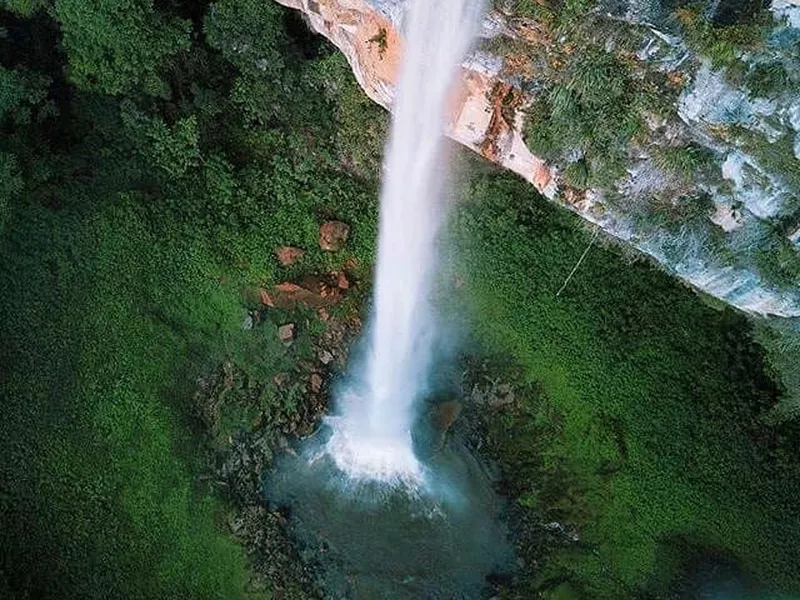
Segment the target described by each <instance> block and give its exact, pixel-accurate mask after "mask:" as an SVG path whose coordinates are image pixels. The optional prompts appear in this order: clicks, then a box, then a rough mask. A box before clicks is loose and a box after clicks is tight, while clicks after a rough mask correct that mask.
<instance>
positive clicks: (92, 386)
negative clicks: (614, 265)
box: [0, 0, 385, 599]
mask: <svg viewBox="0 0 800 600" xmlns="http://www.w3.org/2000/svg"><path fill="white" fill-rule="evenodd" d="M43 4H47V6H46V7H45V8H46V10H39V11H38V12H37V11H36V10H35V9H36V8H37V7H38V5H37V4H34V3H22V2H10V3H4V5H3V6H4V7H7V8H10V9H12V10H14V11H15V12H16V13H17V14H18V15H21V16H23V17H28V18H27V19H21V18H19V17H14V16H11V15H9V14H8V13H5V12H0V17H2V19H3V25H4V29H3V31H4V35H3V37H2V38H0V126H2V128H3V134H4V135H3V136H2V138H0V178H2V179H1V180H2V185H0V227H2V228H3V229H2V235H1V237H0V253H1V254H2V259H1V260H0V284H2V290H0V338H2V340H3V342H2V344H0V365H1V366H0V390H2V391H0V396H1V397H2V398H3V409H4V410H3V419H2V425H0V448H2V454H3V458H4V460H3V463H2V468H1V469H0V476H1V478H2V481H3V482H4V483H3V486H2V491H1V492H0V530H2V532H3V536H2V538H3V539H2V544H0V596H2V597H3V598H9V599H12V598H32V597H33V598H35V597H51V598H56V597H57V598H60V599H68V598H126V599H135V598H225V599H230V598H242V597H245V596H253V595H255V596H258V597H263V596H264V595H265V593H266V595H269V594H268V592H269V589H267V591H266V592H265V593H258V594H255V593H254V594H247V593H246V592H245V587H246V583H247V581H248V580H249V579H250V572H249V568H248V564H247V559H246V557H245V554H244V550H243V549H242V548H241V547H240V546H239V545H238V544H237V543H236V542H235V541H234V540H233V539H232V538H231V537H230V536H229V535H228V534H227V533H225V532H224V531H225V530H226V529H227V526H226V525H225V522H226V520H227V517H226V514H225V513H226V512H227V511H228V508H227V507H226V506H225V505H224V504H223V503H222V502H221V501H220V498H219V497H218V496H217V495H216V494H215V493H214V492H213V491H212V489H211V488H210V487H209V485H210V484H209V483H201V479H199V478H198V476H199V475H201V474H203V473H208V472H209V471H210V470H211V468H212V467H213V465H209V464H207V463H205V462H204V460H205V459H204V458H203V457H205V456H206V451H205V450H204V449H203V447H204V445H205V443H206V442H205V441H204V440H201V439H198V438H197V437H196V436H195V434H193V433H191V431H192V430H193V429H192V427H191V424H192V422H193V421H192V418H193V413H194V411H195V408H194V407H193V405H192V402H193V401H192V396H193V394H194V391H195V389H194V388H195V386H196V381H197V378H198V377H200V376H205V375H206V374H207V373H209V372H210V371H212V370H213V369H215V368H216V367H217V365H219V364H220V363H221V362H223V361H230V362H234V363H235V364H236V365H237V368H238V369H239V370H241V371H242V372H244V373H245V374H246V376H247V377H248V382H249V383H248V384H249V385H251V386H253V387H255V386H256V383H255V382H259V383H258V386H259V387H260V388H262V389H263V390H264V391H263V393H262V397H261V400H260V401H261V402H262V404H263V405H264V407H265V408H267V409H269V410H272V412H274V413H281V412H283V413H287V412H288V413H291V412H292V411H293V410H295V407H294V406H293V404H292V401H293V400H292V397H291V393H293V392H292V391H291V390H289V391H288V392H287V393H286V395H284V394H283V393H282V392H279V391H278V390H277V389H275V384H273V383H272V378H273V377H274V375H275V374H276V373H277V372H279V371H284V370H286V369H288V368H290V367H291V366H292V365H295V364H297V363H298V362H299V361H300V360H301V359H304V358H307V357H308V354H309V353H310V346H309V345H308V343H305V342H304V340H307V336H308V332H307V331H305V329H304V328H302V327H301V331H300V339H299V340H298V341H297V342H296V343H295V344H294V345H293V346H292V348H290V349H288V350H287V349H285V348H284V347H283V346H282V345H281V344H280V343H279V341H278V339H277V335H276V326H277V325H278V324H279V323H278V322H277V321H276V322H272V321H271V320H268V321H267V322H264V323H261V324H259V326H258V327H256V328H254V329H253V330H250V331H245V330H243V329H242V319H243V318H244V314H245V313H244V310H245V306H247V303H248V301H247V300H246V299H245V298H243V297H242V296H241V295H240V291H239V290H240V288H241V287H242V286H250V287H252V286H257V285H259V284H261V285H269V284H272V283H274V282H276V280H277V279H278V278H279V277H287V276H289V275H290V274H291V272H290V271H289V272H284V273H280V272H279V267H278V265H277V262H276V260H275V256H274V248H275V247H276V246H279V245H283V244H294V245H300V246H302V247H304V248H306V249H307V250H308V251H307V252H306V255H305V256H304V257H303V259H302V261H301V264H299V265H298V267H297V268H299V269H304V270H308V271H313V270H316V269H319V270H327V269H333V268H336V267H337V266H338V265H340V264H341V263H342V262H343V261H346V260H348V259H351V258H353V257H358V259H359V261H360V265H362V266H361V267H359V268H363V269H368V268H369V262H370V260H371V256H372V254H373V252H374V237H375V229H376V224H375V210H374V208H375V197H376V193H375V186H376V181H375V173H374V172H372V173H370V176H369V177H367V176H366V175H364V176H362V177H361V178H360V179H355V178H354V177H353V176H352V175H351V174H350V172H349V171H348V169H346V168H345V167H346V166H347V165H358V167H359V168H360V169H361V172H362V173H363V172H364V171H365V170H366V169H365V168H364V164H362V163H364V162H365V161H364V159H363V158H356V157H361V153H362V152H364V146H361V145H358V140H359V139H360V138H359V137H358V136H352V139H353V142H352V144H351V143H346V142H345V140H346V139H348V137H349V136H350V134H351V133H352V132H353V130H355V129H359V130H365V133H362V134H361V135H367V132H368V131H369V130H370V127H372V131H373V133H374V132H375V131H380V129H379V128H380V126H381V125H380V124H381V123H383V122H384V121H385V117H384V116H383V113H382V111H380V110H379V109H378V108H376V107H374V106H372V105H371V104H369V103H368V101H366V100H361V101H358V100H355V99H354V98H355V97H356V96H357V95H358V94H357V91H356V90H357V89H358V88H357V85H356V83H355V82H354V81H353V80H352V77H351V75H350V72H349V68H348V67H347V64H346V61H345V60H344V59H343V58H342V57H341V56H339V55H338V54H336V53H334V52H333V50H332V48H330V47H329V46H327V45H323V44H320V43H319V42H318V41H314V42H313V43H311V42H309V40H307V39H304V38H302V37H299V38H298V37H296V36H293V35H292V33H291V31H292V30H291V24H292V22H291V20H290V17H289V16H288V13H287V12H286V11H285V10H284V9H282V8H280V7H278V6H277V5H275V4H273V3H266V4H265V3H262V2H255V1H252V2H242V1H240V0H236V1H233V0H222V1H220V2H216V3H214V4H213V5H211V6H210V7H209V8H208V10H207V11H204V6H201V7H199V9H198V7H196V6H190V5H191V4H192V3H189V2H175V3H161V2H156V3H154V2H152V1H144V0H142V1H139V0H131V1H128V2H122V3H120V2H116V1H114V2H105V1H93V2H83V1H82V0H81V1H80V2H75V1H72V0H58V1H56V2H54V3H43ZM198 4H203V3H198ZM331 80H332V81H333V82H334V83H333V85H331V84H330V81H331ZM340 97H341V98H344V100H342V102H341V103H340V102H339V98H340ZM354 106H358V109H357V110H358V111H359V114H360V121H359V123H357V124H356V123H354V122H353V113H354V112H355V111H356V109H355V108H354ZM340 115H341V117H340ZM367 125H368V126H367ZM376 127H377V128H378V129H376ZM371 144H372V145H371V146H368V147H369V148H375V147H376V146H375V144H376V143H375V142H371ZM353 168H355V167H353ZM331 216H336V217H338V218H340V219H343V220H346V221H347V222H349V223H350V224H351V225H352V227H353V233H352V236H351V238H352V239H351V241H352V243H351V244H350V245H349V246H348V249H347V250H346V251H344V252H341V253H337V254H336V255H335V256H330V255H326V256H323V253H322V252H321V251H320V250H319V247H318V245H317V238H318V227H319V224H320V223H321V222H322V221H323V220H325V219H326V218H329V217H331ZM275 319H278V317H275ZM228 417H229V415H226V418H228ZM242 418H243V419H244V416H242ZM241 425H242V423H239V424H238V425H230V424H229V423H227V422H226V424H225V425H224V426H225V427H226V428H229V429H230V427H233V428H235V427H237V426H241ZM207 479H208V477H204V478H203V479H202V481H206V480H207Z"/></svg>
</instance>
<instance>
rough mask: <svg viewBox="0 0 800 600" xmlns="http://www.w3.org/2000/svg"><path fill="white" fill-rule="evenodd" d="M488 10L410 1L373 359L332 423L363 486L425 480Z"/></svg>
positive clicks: (476, 0)
mask: <svg viewBox="0 0 800 600" xmlns="http://www.w3.org/2000/svg"><path fill="white" fill-rule="evenodd" d="M482 8H483V7H482V0H411V3H410V7H409V9H408V11H407V13H406V14H405V17H404V29H405V34H406V35H405V49H404V53H403V62H402V66H401V71H400V79H399V87H398V90H397V94H396V96H395V100H394V105H393V111H392V112H393V120H392V129H391V133H390V137H389V145H388V149H387V160H386V175H385V177H384V181H383V186H382V188H381V213H380V231H379V245H378V263H377V271H376V279H375V298H374V306H373V314H372V318H371V323H370V327H369V330H368V335H369V339H368V348H367V355H366V357H365V360H364V362H363V365H361V367H360V368H359V369H357V370H356V371H355V377H356V379H357V382H356V383H357V385H355V386H353V387H351V388H348V389H347V390H345V391H344V392H343V393H341V394H339V396H338V397H337V409H338V412H339V414H338V416H336V417H331V418H330V419H329V421H328V422H329V424H330V426H331V428H332V429H333V433H332V435H331V438H330V440H329V442H328V444H327V451H328V452H329V453H330V455H331V456H332V457H333V459H334V461H335V463H336V464H337V466H338V467H339V468H340V469H342V470H343V471H345V472H346V473H348V474H350V475H351V476H352V477H354V478H362V479H375V480H380V481H387V482H388V481H403V482H405V483H409V482H415V481H416V482H419V481H421V479H422V478H423V468H422V467H421V465H420V464H419V461H418V460H417V458H416V457H415V456H414V452H413V447H412V439H411V429H412V426H413V423H414V418H415V406H416V404H417V402H418V400H419V399H420V398H421V397H422V396H424V395H425V392H426V385H427V381H428V377H429V372H430V368H431V359H432V348H433V343H434V341H435V331H436V327H435V317H434V314H433V310H432V307H431V304H430V297H429V296H430V290H431V284H432V281H433V277H434V274H435V270H436V254H437V250H436V240H437V235H438V232H439V229H440V226H441V223H442V219H443V216H444V210H443V209H444V206H443V204H444V203H443V201H442V189H443V185H444V183H445V182H446V180H447V173H448V164H447V160H446V159H445V156H444V152H443V147H444V132H445V128H446V126H447V112H448V103H449V102H450V101H451V99H452V95H453V82H454V79H455V76H456V74H457V73H458V69H459V65H460V63H461V61H462V60H463V59H464V57H465V55H466V53H467V52H468V50H469V46H470V44H471V42H472V40H473V39H474V37H475V35H476V33H477V31H478V25H479V23H480V17H481V14H482ZM356 389H357V390H358V391H357V392H356V391H354V390H356Z"/></svg>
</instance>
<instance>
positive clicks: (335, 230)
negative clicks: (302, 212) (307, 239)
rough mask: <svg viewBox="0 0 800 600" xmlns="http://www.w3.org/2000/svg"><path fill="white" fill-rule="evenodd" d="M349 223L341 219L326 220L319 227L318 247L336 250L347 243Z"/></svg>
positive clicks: (329, 250)
mask: <svg viewBox="0 0 800 600" xmlns="http://www.w3.org/2000/svg"><path fill="white" fill-rule="evenodd" d="M349 235H350V225H348V224H347V223H342V222H341V221H327V222H326V223H323V224H322V226H321V227H320V228H319V247H320V248H322V249H323V250H325V251H326V252H338V251H339V250H341V249H342V248H344V245H345V244H346V243H347V238H348V236H349Z"/></svg>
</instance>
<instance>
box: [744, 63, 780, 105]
mask: <svg viewBox="0 0 800 600" xmlns="http://www.w3.org/2000/svg"><path fill="white" fill-rule="evenodd" d="M745 85H746V86H747V88H748V89H749V90H750V92H751V93H752V94H754V95H755V96H756V97H761V98H772V97H774V96H776V95H778V94H780V93H782V92H784V91H788V90H789V89H790V86H791V80H790V78H789V74H788V73H787V71H786V67H784V66H783V63H781V62H777V61H776V62H768V63H759V64H756V65H753V67H751V68H750V70H749V71H748V72H747V75H745Z"/></svg>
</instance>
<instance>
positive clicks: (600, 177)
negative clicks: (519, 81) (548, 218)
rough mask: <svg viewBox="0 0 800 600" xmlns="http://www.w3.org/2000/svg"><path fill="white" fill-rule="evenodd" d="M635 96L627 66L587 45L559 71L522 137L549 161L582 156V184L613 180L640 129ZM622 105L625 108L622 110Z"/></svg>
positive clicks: (528, 122)
mask: <svg viewBox="0 0 800 600" xmlns="http://www.w3.org/2000/svg"><path fill="white" fill-rule="evenodd" d="M639 98H640V95H639V92H638V91H637V83H635V82H634V80H633V76H632V74H631V71H630V69H629V68H628V66H627V65H626V64H624V63H623V62H622V61H620V60H619V59H618V58H616V57H615V56H614V55H613V54H609V53H606V52H604V51H602V50H599V49H597V50H595V49H588V55H584V56H583V57H582V58H581V60H580V61H575V62H573V63H572V64H571V65H570V66H569V67H567V68H566V69H565V71H564V72H562V73H559V74H558V75H557V77H556V78H555V82H554V83H553V84H552V87H550V88H549V89H548V91H547V94H546V96H544V95H543V96H542V97H540V98H539V100H538V102H536V103H535V104H534V106H533V108H532V109H531V112H530V113H529V115H528V120H527V121H526V129H525V132H526V137H525V141H526V143H527V144H528V146H529V147H530V148H531V150H532V151H533V152H534V153H535V154H537V155H538V156H541V157H542V158H544V159H546V160H548V161H550V162H551V163H553V164H561V163H563V162H565V160H566V159H567V156H566V155H568V154H575V153H577V154H579V155H580V156H582V157H583V158H582V159H581V160H583V162H584V168H583V170H584V171H586V176H585V177H581V176H579V177H572V176H573V175H582V173H572V174H571V180H577V181H576V183H580V182H581V181H583V182H584V185H583V186H581V187H586V186H587V185H588V186H600V187H607V185H604V184H612V183H613V181H614V180H616V179H617V178H618V177H620V176H621V175H622V174H624V165H625V160H626V157H627V151H628V142H629V141H630V140H631V138H632V137H633V136H634V135H636V133H637V132H639V131H640V130H641V128H642V127H643V124H642V121H641V116H640V114H639V113H638V112H637V110H636V109H635V107H636V105H637V103H638V101H639ZM621 107H627V108H625V109H624V110H621V109H620V108H621Z"/></svg>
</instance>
